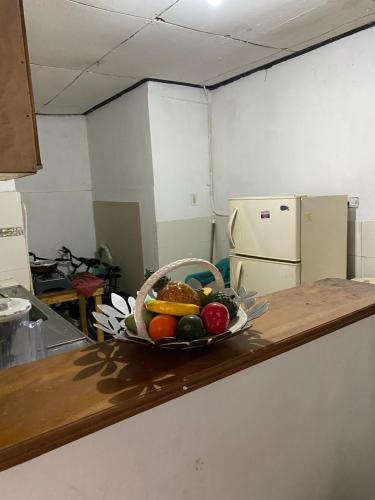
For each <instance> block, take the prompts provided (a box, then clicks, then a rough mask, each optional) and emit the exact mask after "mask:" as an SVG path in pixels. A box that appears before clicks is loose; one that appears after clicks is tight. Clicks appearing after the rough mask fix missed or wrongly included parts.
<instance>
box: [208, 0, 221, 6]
mask: <svg viewBox="0 0 375 500" xmlns="http://www.w3.org/2000/svg"><path fill="white" fill-rule="evenodd" d="M222 1H223V0H207V2H208V3H209V4H210V5H212V6H213V7H217V6H218V5H220V4H221V2H222Z"/></svg>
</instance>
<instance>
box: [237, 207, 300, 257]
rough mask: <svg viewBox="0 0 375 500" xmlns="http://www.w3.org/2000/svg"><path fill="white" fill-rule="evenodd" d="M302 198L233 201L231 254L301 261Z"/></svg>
mask: <svg viewBox="0 0 375 500" xmlns="http://www.w3.org/2000/svg"><path fill="white" fill-rule="evenodd" d="M300 204H301V198H300V197H294V198H293V197H291V198H285V199H283V198H261V199H260V198H258V199H255V198H254V199H242V200H241V199H237V200H230V201H229V207H230V217H229V222H228V240H229V244H230V248H231V252H232V253H235V254H241V255H246V256H251V257H260V258H263V259H275V260H285V261H292V262H298V261H299V260H300Z"/></svg>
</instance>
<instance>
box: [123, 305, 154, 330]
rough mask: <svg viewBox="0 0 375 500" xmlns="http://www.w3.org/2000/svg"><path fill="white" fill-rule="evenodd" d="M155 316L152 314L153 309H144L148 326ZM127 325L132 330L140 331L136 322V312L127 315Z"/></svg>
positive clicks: (144, 317) (144, 316)
mask: <svg viewBox="0 0 375 500" xmlns="http://www.w3.org/2000/svg"><path fill="white" fill-rule="evenodd" d="M153 317H154V315H153V314H152V312H151V311H148V310H147V309H143V320H144V322H145V325H146V328H148V326H149V324H150V322H151V320H152V318H153ZM125 326H126V328H127V329H128V330H130V331H131V332H133V333H138V332H137V326H136V324H135V319H134V314H130V315H129V316H127V317H126V318H125Z"/></svg>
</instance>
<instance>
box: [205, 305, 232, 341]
mask: <svg viewBox="0 0 375 500" xmlns="http://www.w3.org/2000/svg"><path fill="white" fill-rule="evenodd" d="M201 318H202V321H203V324H204V326H205V328H206V330H207V332H208V333H209V334H211V335H218V334H219V333H223V332H225V330H227V328H228V325H229V319H230V318H229V311H228V309H227V308H226V307H225V306H224V304H219V303H218V302H211V304H208V305H207V306H205V307H204V308H203V309H202V312H201Z"/></svg>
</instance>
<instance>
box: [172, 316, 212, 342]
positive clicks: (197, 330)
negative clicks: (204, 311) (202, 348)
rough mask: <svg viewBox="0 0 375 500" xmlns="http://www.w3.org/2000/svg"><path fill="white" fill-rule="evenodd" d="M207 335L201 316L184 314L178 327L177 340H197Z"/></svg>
mask: <svg viewBox="0 0 375 500" xmlns="http://www.w3.org/2000/svg"><path fill="white" fill-rule="evenodd" d="M205 336H206V331H205V329H204V326H203V322H202V320H201V319H200V317H199V316H184V317H183V318H181V319H180V321H179V323H178V327H177V335H176V339H177V340H187V341H190V340H195V339H201V338H203V337H205Z"/></svg>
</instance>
